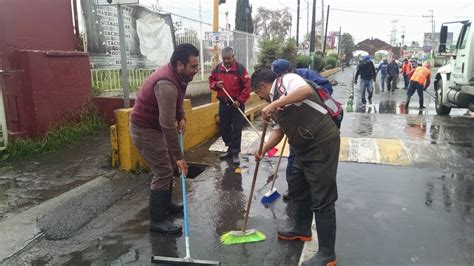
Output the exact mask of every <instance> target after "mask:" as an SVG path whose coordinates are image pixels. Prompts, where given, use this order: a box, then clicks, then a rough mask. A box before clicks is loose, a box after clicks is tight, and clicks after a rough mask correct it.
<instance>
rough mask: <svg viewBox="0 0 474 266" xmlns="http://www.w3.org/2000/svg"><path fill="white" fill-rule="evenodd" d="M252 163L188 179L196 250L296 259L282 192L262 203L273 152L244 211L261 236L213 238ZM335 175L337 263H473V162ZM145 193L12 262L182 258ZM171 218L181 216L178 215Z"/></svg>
mask: <svg viewBox="0 0 474 266" xmlns="http://www.w3.org/2000/svg"><path fill="white" fill-rule="evenodd" d="M244 159H245V158H244ZM253 165H254V163H253V162H252V160H250V162H249V163H245V164H244V166H243V169H244V173H242V175H241V176H240V175H238V174H234V173H233V172H232V169H233V168H227V164H226V163H222V164H220V165H219V166H217V167H211V168H210V169H208V170H206V171H205V172H204V174H202V175H200V176H199V177H197V178H196V179H194V180H188V182H187V183H188V185H189V188H188V196H189V201H190V203H189V208H190V220H191V228H190V230H191V234H192V236H191V249H192V252H193V255H194V257H195V258H199V259H213V260H220V261H221V262H222V263H223V265H262V264H263V265H297V262H298V260H299V257H300V254H301V249H302V244H301V243H295V242H285V241H278V240H277V239H276V230H277V228H278V227H279V226H283V225H284V224H285V223H286V222H287V220H288V212H289V211H291V207H289V206H288V205H287V204H286V203H284V202H283V201H282V200H281V199H280V200H278V201H277V202H276V204H275V205H274V206H273V207H272V208H270V209H265V208H264V207H263V206H262V205H261V204H260V203H259V200H260V198H261V197H262V196H263V194H264V193H265V192H266V190H267V189H265V188H262V187H263V185H264V183H265V181H266V180H265V179H266V177H267V176H268V175H269V174H270V172H271V171H270V170H271V169H272V166H274V160H272V162H270V161H266V162H264V163H263V165H262V171H261V174H260V178H259V180H258V183H257V193H256V196H255V201H254V205H253V208H252V211H251V217H250V227H251V228H256V229H258V230H260V231H262V232H264V233H265V234H266V236H267V240H266V241H264V242H261V243H254V244H247V245H237V246H223V245H221V244H220V243H219V236H220V235H221V234H222V233H224V232H225V231H227V230H232V229H235V228H238V226H239V224H240V223H241V221H242V216H243V209H244V208H245V202H246V195H247V193H248V189H249V187H250V182H251V174H252V173H251V172H252V167H253ZM247 167H248V168H247ZM284 167H285V165H283V166H282V170H281V171H280V174H282V175H283V169H284ZM338 182H339V200H338V202H337V223H338V234H337V254H338V263H339V265H472V264H473V263H474V252H473V250H474V239H473V238H472V236H473V235H474V177H473V172H472V170H471V171H469V170H464V171H462V170H459V171H440V170H438V169H427V168H425V169H418V168H413V167H394V166H382V165H366V164H354V163H341V164H340V167H339V172H338ZM277 189H278V190H279V191H280V192H284V191H285V189H286V184H285V181H284V179H279V180H278V182H277ZM175 191H179V189H175ZM175 196H176V194H175ZM146 200H147V190H146V189H142V190H139V191H136V192H134V193H132V194H131V195H129V196H127V197H126V198H124V199H123V200H121V201H120V202H118V203H117V204H116V205H115V206H113V207H112V208H111V209H109V210H107V211H106V212H105V213H103V214H101V215H99V216H98V217H97V218H96V219H95V220H93V221H92V222H91V223H90V224H88V225H87V226H86V227H84V228H83V229H81V230H80V231H78V234H77V235H76V236H74V237H73V238H71V239H68V240H59V241H50V240H44V239H42V240H40V241H39V242H37V243H36V244H35V245H33V247H31V248H30V249H28V250H27V251H25V252H23V253H22V254H21V255H19V256H16V257H14V258H12V259H11V260H10V261H8V262H15V263H18V264H23V263H24V264H31V263H33V264H35V265H44V264H67V265H120V264H125V263H129V264H135V265H148V264H149V262H150V257H151V255H161V256H172V257H177V256H179V257H183V256H184V252H185V251H184V237H176V238H175V237H166V236H161V235H159V234H156V233H149V232H148V230H147V228H148V227H147V206H146ZM175 220H176V221H177V222H178V223H182V218H181V217H176V219H175ZM8 262H7V264H8Z"/></svg>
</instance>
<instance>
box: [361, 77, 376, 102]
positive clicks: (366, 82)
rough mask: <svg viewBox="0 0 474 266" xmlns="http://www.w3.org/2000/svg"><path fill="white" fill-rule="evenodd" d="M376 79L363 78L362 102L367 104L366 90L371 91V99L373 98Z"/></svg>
mask: <svg viewBox="0 0 474 266" xmlns="http://www.w3.org/2000/svg"><path fill="white" fill-rule="evenodd" d="M373 85H374V81H373V80H371V79H361V81H360V92H361V99H362V103H363V104H365V103H366V102H367V101H366V99H365V91H366V90H367V91H368V92H369V100H371V99H372V94H373V93H374V86H373Z"/></svg>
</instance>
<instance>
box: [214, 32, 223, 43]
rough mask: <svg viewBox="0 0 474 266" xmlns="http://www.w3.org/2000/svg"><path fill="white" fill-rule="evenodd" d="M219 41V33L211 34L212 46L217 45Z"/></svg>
mask: <svg viewBox="0 0 474 266" xmlns="http://www.w3.org/2000/svg"><path fill="white" fill-rule="evenodd" d="M220 39H221V35H220V33H219V32H213V33H212V43H213V44H214V45H216V44H219V41H220Z"/></svg>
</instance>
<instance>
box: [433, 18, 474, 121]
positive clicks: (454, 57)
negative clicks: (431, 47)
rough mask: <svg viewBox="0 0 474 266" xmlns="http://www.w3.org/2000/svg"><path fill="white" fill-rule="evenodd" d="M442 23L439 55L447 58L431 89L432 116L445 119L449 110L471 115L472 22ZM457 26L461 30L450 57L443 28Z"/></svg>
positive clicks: (473, 104)
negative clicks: (433, 113)
mask: <svg viewBox="0 0 474 266" xmlns="http://www.w3.org/2000/svg"><path fill="white" fill-rule="evenodd" d="M473 21H474V19H471V20H466V21H457V22H448V23H443V24H442V26H441V34H440V42H439V43H440V45H439V51H438V52H439V53H441V54H443V53H444V54H445V55H448V56H450V60H449V63H448V64H447V65H445V66H443V67H441V68H439V69H438V71H437V73H436V76H435V81H434V88H435V91H436V95H435V96H436V99H435V100H436V101H435V102H436V113H437V114H438V115H449V113H450V112H451V109H452V108H469V110H470V111H471V112H474V30H473V29H472V22H473ZM455 23H461V24H462V28H461V32H460V34H459V38H458V40H457V43H456V48H455V50H454V51H453V52H452V54H446V41H447V37H448V26H447V24H455Z"/></svg>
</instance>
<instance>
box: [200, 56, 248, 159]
mask: <svg viewBox="0 0 474 266" xmlns="http://www.w3.org/2000/svg"><path fill="white" fill-rule="evenodd" d="M209 86H210V88H211V90H214V91H217V99H219V120H220V131H221V136H222V139H223V140H224V143H225V145H226V146H227V147H228V149H227V152H226V153H224V154H222V155H221V156H220V159H221V160H224V159H227V158H230V157H232V161H233V163H234V165H236V166H238V165H240V160H239V152H240V143H241V138H242V127H243V124H244V118H243V117H242V114H241V113H240V112H239V110H238V109H237V108H240V110H242V111H245V102H246V101H247V100H248V98H249V97H250V77H249V75H248V73H247V70H246V69H245V67H244V66H243V65H242V64H239V63H238V62H237V61H236V60H235V58H234V50H233V49H232V48H231V47H225V48H224V49H222V63H220V64H218V65H217V66H216V68H215V69H214V70H213V71H212V73H211V76H210V77H209ZM224 90H225V91H227V93H229V95H230V96H231V97H232V100H234V101H233V102H232V100H231V99H229V97H228V96H227V94H226V93H225V92H224Z"/></svg>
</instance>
